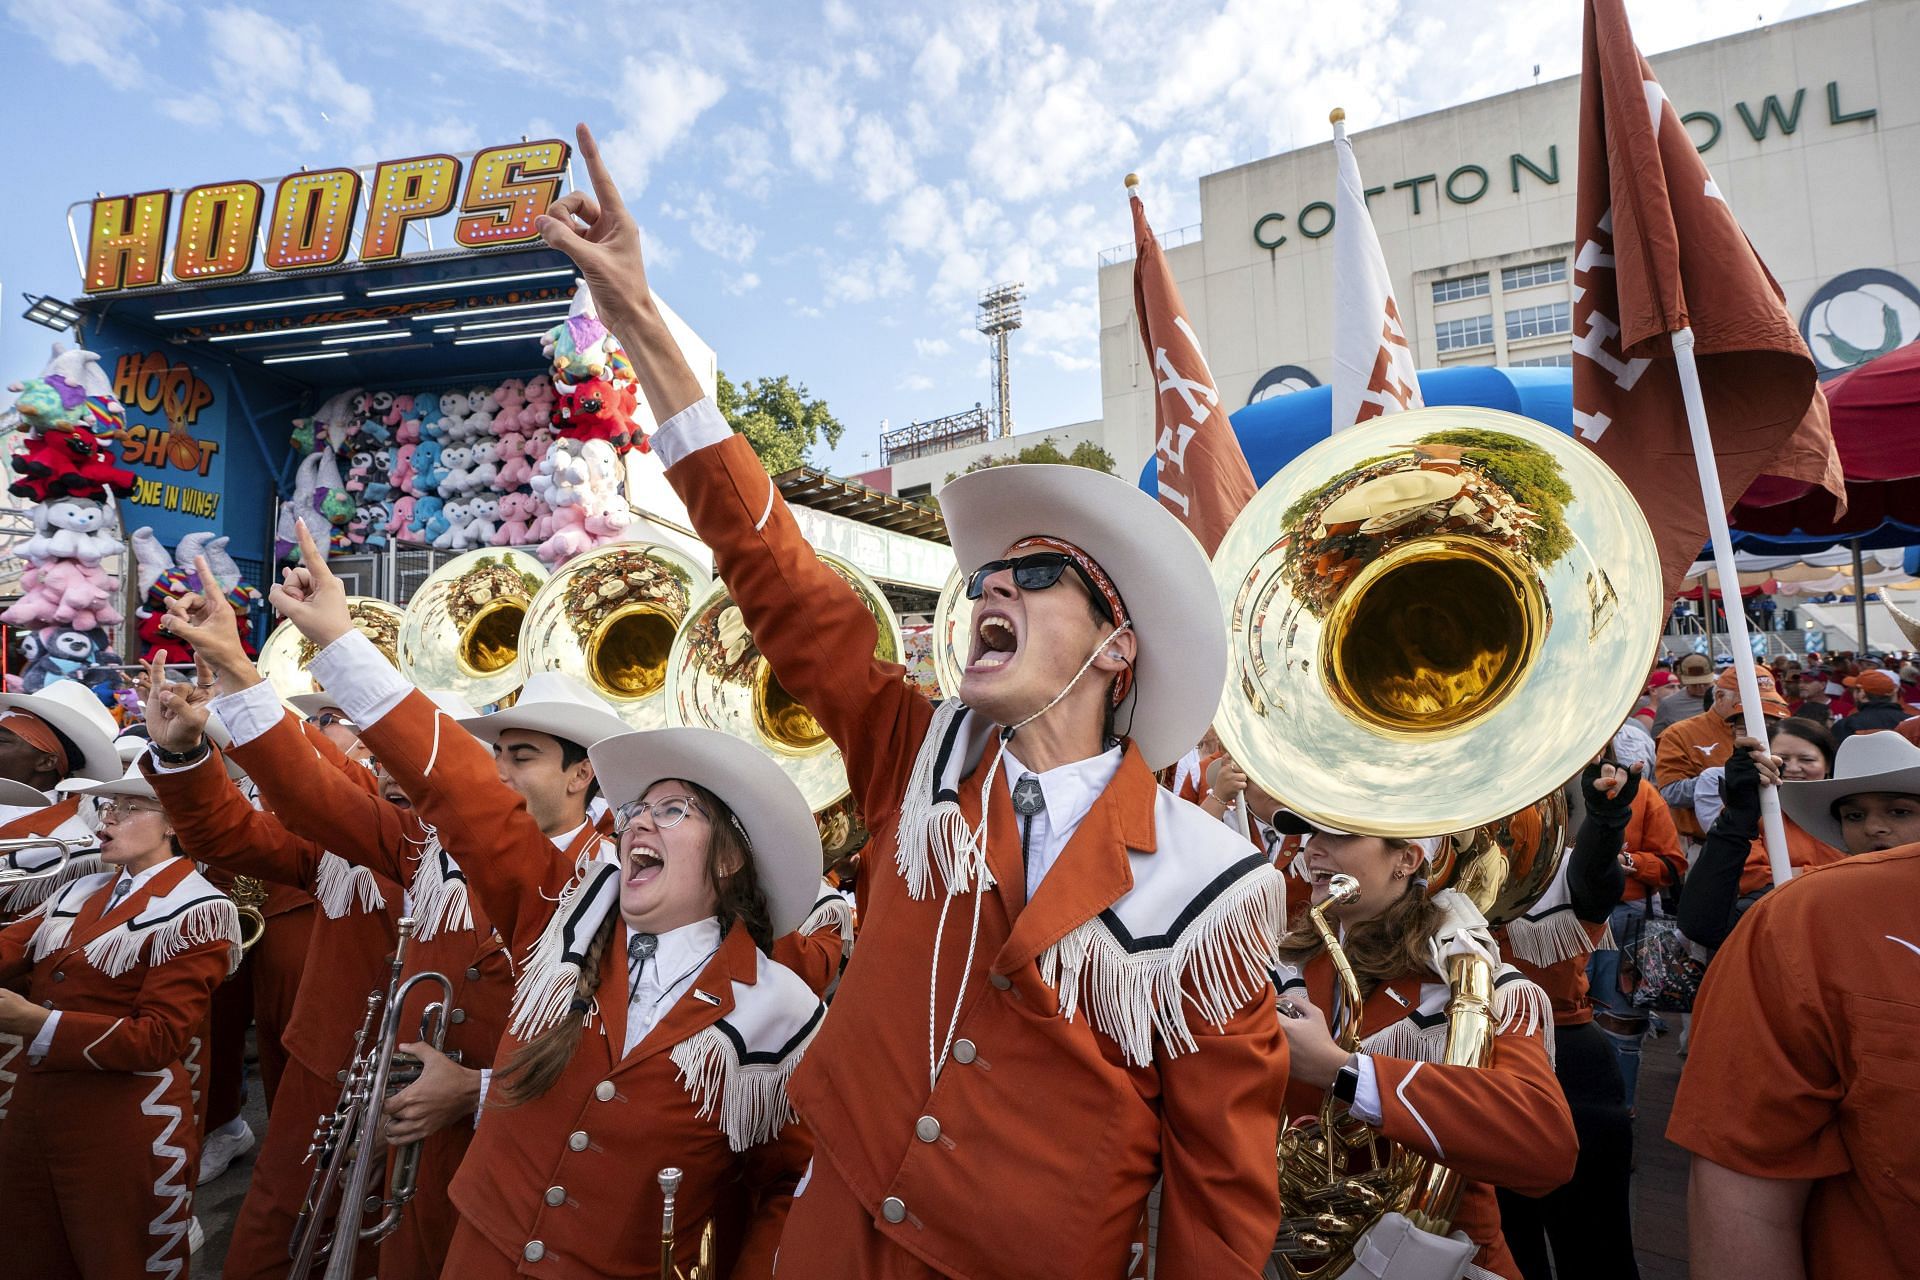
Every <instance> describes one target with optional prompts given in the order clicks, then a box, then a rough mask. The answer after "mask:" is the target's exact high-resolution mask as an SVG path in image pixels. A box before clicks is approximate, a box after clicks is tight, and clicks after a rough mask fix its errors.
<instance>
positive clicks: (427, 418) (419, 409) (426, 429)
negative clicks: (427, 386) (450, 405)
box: [413, 391, 446, 441]
mask: <svg viewBox="0 0 1920 1280" xmlns="http://www.w3.org/2000/svg"><path fill="white" fill-rule="evenodd" d="M413 416H414V420H415V421H417V422H418V423H419V424H420V439H421V440H422V441H426V440H441V439H444V438H445V437H446V427H445V426H444V425H443V423H444V421H445V419H444V417H443V416H442V415H441V413H440V397H438V396H436V395H434V394H433V393H432V392H431V391H422V392H421V393H420V394H419V395H417V396H415V397H414V398H413Z"/></svg>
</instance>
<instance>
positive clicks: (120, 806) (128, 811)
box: [100, 800, 166, 819]
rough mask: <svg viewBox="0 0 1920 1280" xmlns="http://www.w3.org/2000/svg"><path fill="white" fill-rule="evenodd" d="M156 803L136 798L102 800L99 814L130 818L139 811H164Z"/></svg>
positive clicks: (109, 816)
mask: <svg viewBox="0 0 1920 1280" xmlns="http://www.w3.org/2000/svg"><path fill="white" fill-rule="evenodd" d="M165 812H166V810H165V809H163V808H162V807H161V806H159V805H157V804H147V803H144V802H142V801H138V800H103V801H101V802H100V816H101V817H103V818H115V819H119V818H131V817H133V816H134V815H136V814H141V813H165Z"/></svg>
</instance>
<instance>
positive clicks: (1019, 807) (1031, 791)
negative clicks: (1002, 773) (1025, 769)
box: [1013, 773, 1047, 818]
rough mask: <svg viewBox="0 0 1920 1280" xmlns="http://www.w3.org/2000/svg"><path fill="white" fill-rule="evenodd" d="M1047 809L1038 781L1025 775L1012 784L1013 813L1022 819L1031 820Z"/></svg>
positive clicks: (1045, 798) (1045, 799) (1031, 776)
mask: <svg viewBox="0 0 1920 1280" xmlns="http://www.w3.org/2000/svg"><path fill="white" fill-rule="evenodd" d="M1046 807H1047V797H1046V796H1045V795H1044V794H1043V793H1042V792H1041V790H1040V779H1038V778H1036V777H1034V776H1033V775H1032V774H1030V773H1029V774H1027V775H1026V776H1024V777H1023V778H1021V779H1020V781H1018V782H1016V783H1014V784H1013V811H1014V812H1015V813H1017V814H1019V815H1020V816H1021V817H1023V818H1031V817H1032V816H1033V815H1034V814H1036V813H1038V812H1040V811H1041V810H1042V809H1044V808H1046Z"/></svg>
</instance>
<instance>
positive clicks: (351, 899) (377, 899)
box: [313, 853, 387, 920]
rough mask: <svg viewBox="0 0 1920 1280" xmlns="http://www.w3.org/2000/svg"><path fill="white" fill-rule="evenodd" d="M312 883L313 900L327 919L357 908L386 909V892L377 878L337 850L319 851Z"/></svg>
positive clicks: (336, 917) (333, 918)
mask: <svg viewBox="0 0 1920 1280" xmlns="http://www.w3.org/2000/svg"><path fill="white" fill-rule="evenodd" d="M313 880H314V884H313V897H314V901H316V902H318V903H319V904H320V910H321V911H322V912H324V913H325V914H326V917H327V919H329V920H339V919H341V918H343V917H345V916H349V915H352V914H353V913H354V912H356V911H385V910H386V909H387V898H386V895H385V894H383V893H381V892H380V882H379V881H378V880H376V879H374V876H373V872H371V871H369V870H368V869H367V868H365V867H356V866H354V865H353V864H352V863H351V862H348V861H347V860H346V859H345V858H343V857H341V856H340V855H339V854H337V853H323V854H321V855H320V867H319V869H318V871H317V872H316V873H315V875H314V877H313Z"/></svg>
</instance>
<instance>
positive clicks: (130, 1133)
mask: <svg viewBox="0 0 1920 1280" xmlns="http://www.w3.org/2000/svg"><path fill="white" fill-rule="evenodd" d="M118 878H119V873H118V872H116V871H112V870H108V871H103V872H100V873H97V874H95V875H91V876H86V877H83V878H81V879H79V880H75V881H73V882H71V883H69V884H67V885H66V886H64V887H62V888H61V889H60V890H59V891H58V892H57V893H56V894H55V895H54V897H53V898H52V899H51V900H50V901H49V902H48V904H47V906H46V908H45V909H44V910H43V911H42V912H40V913H39V914H37V915H34V916H31V917H28V918H27V919H24V920H21V921H18V922H17V923H15V924H13V925H10V926H9V927H8V928H7V929H6V930H5V932H3V933H0V982H5V983H9V984H11V983H14V982H17V981H18V980H20V979H22V978H25V979H27V982H28V987H27V996H28V998H29V999H31V1000H33V1001H35V1002H36V1003H38V1004H43V1005H45V1006H46V1007H47V1008H49V1009H54V1010H58V1011H59V1014H60V1020H59V1022H58V1023H57V1024H56V1025H55V1028H54V1033H53V1036H52V1043H51V1045H50V1046H49V1047H48V1050H47V1053H46V1056H45V1057H44V1058H42V1059H41V1060H40V1061H39V1062H38V1063H36V1064H32V1065H26V1062H27V1060H26V1058H25V1057H24V1056H23V1057H22V1058H21V1059H20V1069H19V1076H20V1081H19V1084H18V1086H17V1088H16V1091H15V1098H14V1101H15V1105H14V1113H13V1115H12V1116H11V1117H10V1118H9V1119H8V1121H7V1124H6V1126H5V1129H4V1131H3V1132H0V1205H4V1206H5V1208H4V1211H0V1212H3V1213H4V1217H5V1219H6V1222H7V1230H6V1232H5V1246H4V1247H5V1250H6V1263H5V1266H4V1270H5V1271H6V1272H7V1274H9V1275H18V1276H68V1275H87V1276H142V1275H155V1274H158V1275H167V1274H174V1275H177V1276H180V1277H184V1276H185V1275H186V1272H187V1265H188V1249H187V1233H188V1226H189V1222H190V1220H191V1218H192V1214H193V1209H192V1195H193V1185H194V1176H195V1171H196V1169H197V1168H198V1164H199V1146H200V1132H199V1127H198V1126H197V1125H196V1124H195V1123H194V1110H193V1108H194V1102H193V1085H192V1077H193V1076H194V1075H196V1074H197V1072H198V1067H197V1066H196V1065H195V1064H194V1063H193V1056H194V1054H195V1052H196V1050H197V1049H198V1048H199V1047H200V1046H199V1037H200V1035H201V1033H202V1029H203V1028H204V1026H205V1025H206V1021H207V1011H208V1007H209V1005H210V1003H211V1001H212V998H213V990H214V988H215V987H216V986H218V985H219V984H220V982H221V980H222V979H223V978H225V977H226V975H227V974H228V973H230V972H232V969H233V966H234V965H235V964H236V963H237V962H238V960H239V950H240V925H239V917H238V916H237V915H236V914H235V912H234V909H233V904H232V902H231V901H229V900H228V899H227V897H226V896H225V895H224V894H222V893H221V892H220V891H219V890H218V889H215V888H214V887H213V886H212V885H211V884H209V883H207V881H206V880H205V879H204V878H203V877H202V876H200V875H199V874H198V873H197V872H195V871H194V869H193V864H192V863H191V862H189V861H188V860H187V859H185V858H174V859H171V860H169V861H168V862H166V863H164V864H162V866H161V868H160V869H159V870H158V871H156V872H154V874H153V875H152V876H151V877H150V878H149V879H148V880H146V881H145V882H144V883H142V884H140V885H139V886H137V887H136V888H135V889H134V890H133V891H132V892H131V893H129V894H127V895H126V896H125V897H124V898H122V899H121V900H120V902H119V903H118V904H116V905H114V906H113V908H112V910H107V907H108V903H109V901H110V898H111V894H112V890H113V885H114V882H115V881H116V880H117V879H118Z"/></svg>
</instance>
